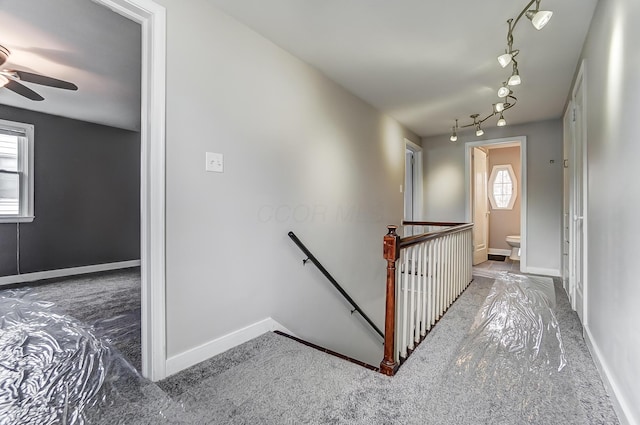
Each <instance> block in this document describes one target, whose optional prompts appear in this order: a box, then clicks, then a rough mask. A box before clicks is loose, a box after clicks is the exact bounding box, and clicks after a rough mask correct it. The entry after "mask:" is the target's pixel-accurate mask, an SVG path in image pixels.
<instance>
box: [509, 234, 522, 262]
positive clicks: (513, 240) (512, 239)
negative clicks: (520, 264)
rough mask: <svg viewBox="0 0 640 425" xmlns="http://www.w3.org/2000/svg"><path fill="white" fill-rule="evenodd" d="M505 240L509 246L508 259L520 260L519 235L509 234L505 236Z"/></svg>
mask: <svg viewBox="0 0 640 425" xmlns="http://www.w3.org/2000/svg"><path fill="white" fill-rule="evenodd" d="M506 241H507V243H508V244H509V246H510V247H511V255H510V256H509V258H510V259H512V260H515V261H520V235H511V236H507V237H506Z"/></svg>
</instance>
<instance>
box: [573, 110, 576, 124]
mask: <svg viewBox="0 0 640 425" xmlns="http://www.w3.org/2000/svg"><path fill="white" fill-rule="evenodd" d="M573 122H576V108H573Z"/></svg>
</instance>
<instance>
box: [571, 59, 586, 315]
mask: <svg viewBox="0 0 640 425" xmlns="http://www.w3.org/2000/svg"><path fill="white" fill-rule="evenodd" d="M583 76H584V74H583V73H582V72H580V73H579V75H578V79H577V81H576V85H575V89H574V92H573V126H572V129H573V155H572V156H573V164H574V167H573V176H572V177H573V178H572V182H573V187H572V189H573V190H572V198H571V201H572V204H573V205H572V207H573V208H571V210H572V211H571V213H572V217H571V219H572V226H573V232H572V233H573V235H572V236H573V238H572V240H571V242H573V243H571V246H572V259H573V264H572V268H573V270H572V271H573V275H574V284H575V286H574V288H575V302H574V306H573V308H574V309H575V310H576V312H577V313H578V317H580V320H581V321H582V323H583V324H584V315H585V314H584V310H585V301H586V246H585V245H586V225H587V224H586V222H585V213H586V197H585V164H586V144H585V134H584V117H585V110H584V103H585V102H584V78H583Z"/></svg>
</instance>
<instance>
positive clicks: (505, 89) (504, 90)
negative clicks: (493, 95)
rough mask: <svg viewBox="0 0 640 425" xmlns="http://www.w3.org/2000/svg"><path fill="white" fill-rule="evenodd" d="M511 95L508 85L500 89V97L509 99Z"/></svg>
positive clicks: (505, 84)
mask: <svg viewBox="0 0 640 425" xmlns="http://www.w3.org/2000/svg"><path fill="white" fill-rule="evenodd" d="M510 93H511V89H509V87H507V83H502V87H500V88H499V89H498V97H507V96H509V94H510Z"/></svg>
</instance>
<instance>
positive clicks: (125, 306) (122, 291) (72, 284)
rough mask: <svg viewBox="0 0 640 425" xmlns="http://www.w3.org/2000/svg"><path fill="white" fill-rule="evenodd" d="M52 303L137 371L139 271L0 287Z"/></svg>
mask: <svg viewBox="0 0 640 425" xmlns="http://www.w3.org/2000/svg"><path fill="white" fill-rule="evenodd" d="M11 290H19V291H21V292H23V293H28V294H29V296H30V297H32V298H34V299H38V300H42V301H47V302H52V303H53V304H54V307H55V309H56V311H58V312H60V313H63V314H65V315H69V316H71V317H73V318H75V319H77V320H79V321H80V322H82V323H85V324H88V325H91V326H93V327H94V328H95V330H96V331H97V333H98V335H100V336H103V337H105V338H106V339H107V340H108V341H109V342H111V343H112V344H113V345H114V346H115V347H116V348H117V349H118V350H119V351H120V352H121V353H122V354H123V355H124V357H125V358H126V359H127V360H128V362H129V363H130V364H131V365H132V366H133V367H135V368H136V369H137V370H141V349H140V338H141V337H140V268H139V267H134V268H130V269H124V270H115V271H108V272H102V273H92V274H87V275H79V276H71V277H65V278H59V279H49V280H46V281H39V282H35V283H31V284H20V285H11V286H7V287H3V288H2V289H1V290H0V295H2V294H3V293H6V292H7V291H11Z"/></svg>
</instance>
